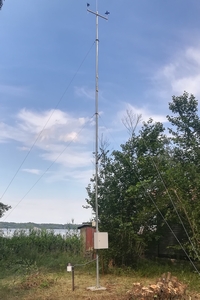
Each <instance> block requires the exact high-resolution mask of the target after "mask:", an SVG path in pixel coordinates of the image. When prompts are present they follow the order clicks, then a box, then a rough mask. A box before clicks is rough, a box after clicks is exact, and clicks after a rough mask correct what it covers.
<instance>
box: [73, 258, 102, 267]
mask: <svg viewBox="0 0 200 300" xmlns="http://www.w3.org/2000/svg"><path fill="white" fill-rule="evenodd" d="M96 260H97V259H96V258H95V259H93V260H90V261H88V262H86V263H85V264H76V265H74V267H83V266H86V265H88V264H91V263H92V262H94V261H96Z"/></svg>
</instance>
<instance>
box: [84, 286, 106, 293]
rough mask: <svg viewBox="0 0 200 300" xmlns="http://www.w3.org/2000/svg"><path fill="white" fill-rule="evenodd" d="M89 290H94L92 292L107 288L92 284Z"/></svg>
mask: <svg viewBox="0 0 200 300" xmlns="http://www.w3.org/2000/svg"><path fill="white" fill-rule="evenodd" d="M87 290H89V291H92V292H95V291H105V290H106V288H105V287H103V286H99V287H97V286H90V287H88V288H87Z"/></svg>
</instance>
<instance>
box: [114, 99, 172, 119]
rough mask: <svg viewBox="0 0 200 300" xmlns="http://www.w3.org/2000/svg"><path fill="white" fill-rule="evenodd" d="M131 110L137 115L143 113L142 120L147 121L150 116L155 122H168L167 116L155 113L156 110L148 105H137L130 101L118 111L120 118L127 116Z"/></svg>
mask: <svg viewBox="0 0 200 300" xmlns="http://www.w3.org/2000/svg"><path fill="white" fill-rule="evenodd" d="M127 110H131V111H132V112H133V114H134V115H135V116H139V115H141V121H142V122H144V121H145V122H147V121H148V120H149V118H152V119H153V120H154V121H155V122H162V123H165V122H167V119H166V116H165V115H161V114H155V112H152V111H150V110H149V109H148V108H147V107H145V106H143V107H140V108H139V107H136V106H133V105H131V104H130V103H125V108H124V109H123V110H121V111H120V112H119V113H118V118H119V119H120V120H121V121H122V119H123V118H124V117H125V116H126V111H127Z"/></svg>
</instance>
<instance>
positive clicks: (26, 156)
mask: <svg viewBox="0 0 200 300" xmlns="http://www.w3.org/2000/svg"><path fill="white" fill-rule="evenodd" d="M94 44H95V41H94V42H93V43H92V45H91V46H90V48H89V50H88V51H87V53H86V55H85V56H84V58H83V60H82V61H81V63H80V65H79V67H78V69H77V70H76V72H75V73H74V75H73V76H72V78H71V80H70V81H69V83H68V85H67V87H66V89H65V90H64V92H63V94H62V95H61V97H60V99H59V101H58V102H57V104H56V106H55V107H54V109H53V110H52V112H51V114H50V116H49V118H48V119H47V121H46V123H45V124H44V126H43V128H42V130H41V131H40V133H39V134H38V136H37V137H36V139H35V141H34V142H33V144H32V146H31V147H30V149H29V151H28V152H27V154H26V155H25V157H24V159H23V160H22V162H21V164H20V165H19V167H18V169H17V171H16V172H15V174H14V176H13V177H12V179H11V180H10V182H9V184H8V185H7V187H6V189H5V190H4V192H3V194H2V195H1V197H0V200H2V198H3V197H4V195H5V193H6V192H7V190H8V189H9V187H10V186H11V184H12V182H13V180H14V179H15V177H16V176H17V174H18V173H19V171H20V169H21V167H22V166H23V164H24V162H25V161H26V159H27V158H28V156H29V154H30V153H31V151H32V150H33V147H34V146H35V144H36V143H37V141H38V139H39V138H40V136H41V134H42V133H43V131H44V129H45V128H46V126H47V124H48V123H49V121H50V119H51V117H52V116H53V114H54V112H55V110H56V109H57V107H58V106H59V104H60V102H61V101H62V99H63V98H64V96H65V94H66V92H67V90H68V89H69V87H70V85H71V84H72V82H73V80H74V78H75V77H76V75H77V73H78V71H79V70H80V68H81V67H82V65H83V63H84V62H85V60H86V58H87V56H88V55H89V53H90V51H91V49H92V47H93V46H94Z"/></svg>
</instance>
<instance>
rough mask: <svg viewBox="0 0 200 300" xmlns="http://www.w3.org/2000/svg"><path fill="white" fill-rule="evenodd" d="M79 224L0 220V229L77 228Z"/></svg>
mask: <svg viewBox="0 0 200 300" xmlns="http://www.w3.org/2000/svg"><path fill="white" fill-rule="evenodd" d="M78 226H79V224H70V223H67V224H53V223H33V222H27V223H15V222H0V229H2V228H4V229H10V228H12V229H14V228H16V229H32V228H34V227H35V228H40V229H77V228H78Z"/></svg>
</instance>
